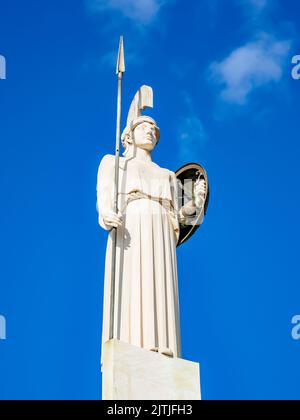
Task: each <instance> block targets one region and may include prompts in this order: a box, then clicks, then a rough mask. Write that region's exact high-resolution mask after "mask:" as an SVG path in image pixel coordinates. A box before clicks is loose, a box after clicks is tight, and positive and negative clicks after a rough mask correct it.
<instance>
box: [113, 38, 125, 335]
mask: <svg viewBox="0 0 300 420" xmlns="http://www.w3.org/2000/svg"><path fill="white" fill-rule="evenodd" d="M123 73H125V58H124V41H123V37H122V36H121V37H120V45H119V53H118V61H117V69H116V74H117V76H118V108H117V129H116V156H115V188H114V212H115V213H118V211H119V209H118V192H119V161H120V137H121V112H122V81H123ZM116 256H117V228H114V229H113V231H112V264H111V294H110V326H109V339H110V340H112V339H113V338H114V322H115V289H116Z"/></svg>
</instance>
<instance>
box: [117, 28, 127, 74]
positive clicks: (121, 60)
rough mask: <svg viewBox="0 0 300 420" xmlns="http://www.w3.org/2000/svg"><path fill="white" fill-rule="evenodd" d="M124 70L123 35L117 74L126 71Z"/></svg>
mask: <svg viewBox="0 0 300 420" xmlns="http://www.w3.org/2000/svg"><path fill="white" fill-rule="evenodd" d="M124 72H125V54H124V39H123V36H122V35H121V37H120V45H119V53H118V61H117V69H116V74H119V73H124Z"/></svg>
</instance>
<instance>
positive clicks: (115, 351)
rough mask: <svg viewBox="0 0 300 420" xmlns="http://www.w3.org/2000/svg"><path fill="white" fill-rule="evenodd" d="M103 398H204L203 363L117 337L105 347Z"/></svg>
mask: <svg viewBox="0 0 300 420" xmlns="http://www.w3.org/2000/svg"><path fill="white" fill-rule="evenodd" d="M102 351H103V357H102V359H103V365H102V373H103V400H117V401H118V400H119V401H120V400H173V401H177V400H200V399H201V391H200V366H199V364H198V363H193V362H189V361H187V360H183V359H172V358H168V357H167V356H163V355H161V354H158V353H154V352H151V351H148V350H144V349H141V348H139V347H135V346H132V345H129V344H126V343H122V342H120V341H117V340H111V341H108V342H107V343H105V344H104V348H103V350H102Z"/></svg>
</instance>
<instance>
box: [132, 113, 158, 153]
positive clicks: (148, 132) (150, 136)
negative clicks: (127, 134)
mask: <svg viewBox="0 0 300 420" xmlns="http://www.w3.org/2000/svg"><path fill="white" fill-rule="evenodd" d="M133 139H134V143H135V145H136V147H139V148H141V149H145V150H148V151H150V152H151V151H152V150H153V149H154V148H155V146H156V144H157V136H156V127H155V125H154V124H151V123H150V122H148V121H144V122H142V123H141V124H139V125H138V126H137V127H136V128H135V129H134V132H133Z"/></svg>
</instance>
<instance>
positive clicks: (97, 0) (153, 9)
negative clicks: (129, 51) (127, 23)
mask: <svg viewBox="0 0 300 420" xmlns="http://www.w3.org/2000/svg"><path fill="white" fill-rule="evenodd" d="M165 3H166V0H87V5H88V8H89V10H90V11H91V12H93V13H102V12H105V11H108V10H112V11H116V12H119V13H121V14H122V15H123V16H125V17H127V18H129V19H131V20H133V21H135V22H137V23H142V24H146V23H150V22H151V21H152V20H153V19H154V18H155V17H156V15H157V14H158V12H159V10H160V9H161V7H162V6H163V5H164V4H165Z"/></svg>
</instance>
